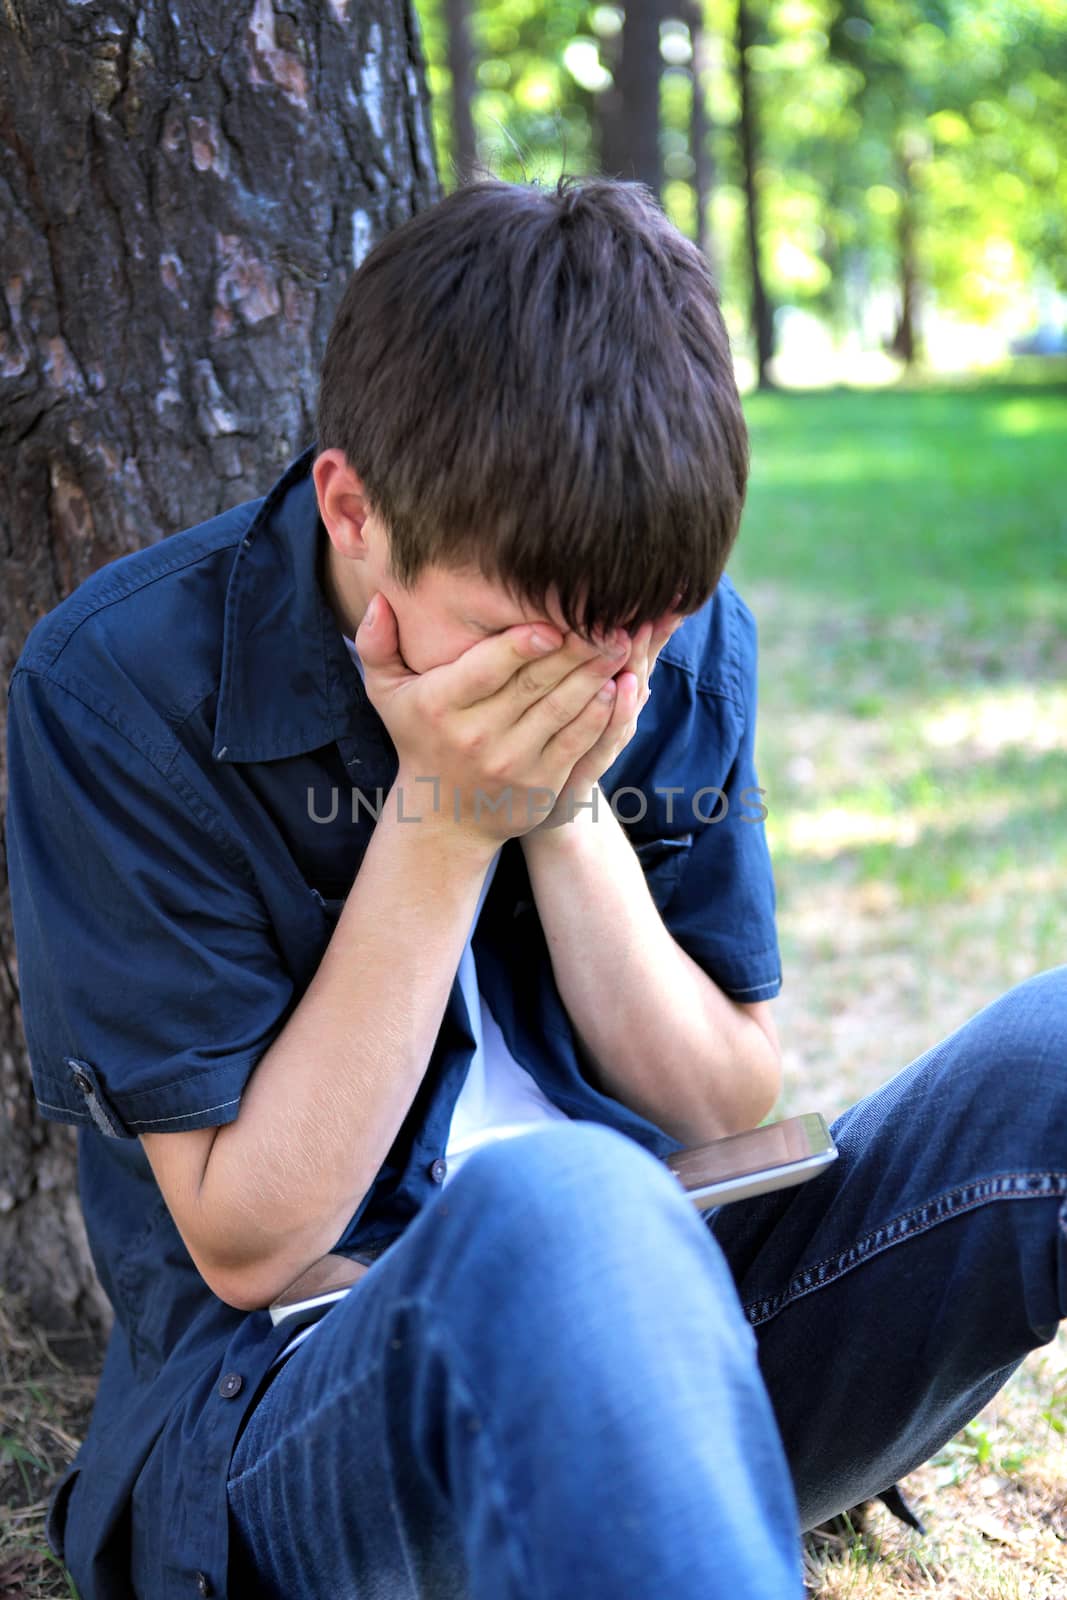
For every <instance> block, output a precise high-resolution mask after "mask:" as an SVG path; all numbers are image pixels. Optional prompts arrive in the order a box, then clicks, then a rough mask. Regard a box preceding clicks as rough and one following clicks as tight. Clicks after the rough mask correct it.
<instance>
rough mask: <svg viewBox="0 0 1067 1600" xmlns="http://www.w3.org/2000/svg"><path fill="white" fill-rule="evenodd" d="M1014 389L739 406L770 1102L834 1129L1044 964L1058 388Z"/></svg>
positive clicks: (1064, 951) (1048, 949)
mask: <svg viewBox="0 0 1067 1600" xmlns="http://www.w3.org/2000/svg"><path fill="white" fill-rule="evenodd" d="M1020 370H1021V372H1022V376H1021V377H1020V376H1019V375H1018V374H1016V375H1011V374H1009V375H1008V376H1007V377H1005V378H1002V379H1001V380H999V381H997V382H989V383H986V384H981V385H978V384H967V385H962V386H959V387H955V388H951V387H947V386H937V385H930V386H921V387H912V388H898V389H892V390H856V391H845V390H840V389H835V390H821V391H817V392H816V391H812V392H810V393H799V394H798V393H779V394H771V395H760V394H753V395H750V396H749V397H748V399H747V401H746V413H747V415H748V418H749V424H750V429H751V434H752V477H751V486H750V492H749V499H748V505H747V508H746V512H745V518H744V522H743V526H742V530H741V534H740V537H739V540H738V544H737V546H736V549H735V551H734V555H733V557H732V559H731V562H730V567H729V570H730V573H731V576H732V577H733V578H734V581H735V582H736V583H737V585H738V587H739V589H740V590H741V593H742V594H743V595H744V596H745V598H746V599H747V600H748V602H749V604H750V605H751V607H752V609H753V611H754V612H755V615H756V619H757V622H758V624H759V630H760V661H761V665H760V682H759V694H760V705H759V724H758V735H757V759H758V764H759V770H760V779H761V782H762V783H763V785H764V786H765V788H766V790H767V793H766V795H765V797H764V798H765V803H766V805H767V807H768V818H767V832H768V839H769V841H770V845H771V851H772V856H773V859H774V864H775V875H776V881H777V886H778V895H779V931H780V936H781V942H782V952H783V972H784V981H783V991H782V996H781V999H780V1002H779V1009H780V1012H781V1013H782V1018H783V1024H784V1025H785V1026H786V1027H787V1028H789V1027H791V1028H792V1035H791V1041H792V1050H793V1053H792V1056H791V1057H790V1064H791V1066H792V1068H793V1074H792V1081H787V1085H786V1090H785V1100H786V1102H787V1103H788V1104H790V1105H792V1104H793V1100H792V1098H791V1097H792V1096H793V1094H794V1089H796V1092H797V1093H799V1094H800V1095H801V1096H802V1097H803V1098H804V1099H805V1100H806V1101H810V1102H811V1103H812V1104H821V1105H824V1106H825V1107H826V1108H827V1109H829V1110H831V1111H836V1110H840V1109H843V1108H844V1106H845V1105H847V1104H849V1103H851V1101H852V1100H854V1099H855V1098H857V1097H858V1096H859V1095H860V1094H862V1093H865V1092H866V1091H867V1090H868V1089H870V1088H872V1087H874V1085H875V1084H876V1083H878V1082H881V1081H882V1080H883V1079H884V1078H885V1077H886V1076H888V1074H889V1073H890V1072H892V1071H894V1070H896V1068H898V1067H899V1066H902V1065H904V1064H905V1063H906V1062H907V1061H908V1060H910V1059H912V1057H913V1056H915V1055H917V1054H919V1053H920V1052H921V1051H922V1050H923V1049H925V1048H927V1047H928V1046H929V1045H930V1044H931V1043H933V1042H934V1041H935V1039H936V1038H938V1037H940V1036H942V1035H943V1034H944V1033H947V1032H949V1031H950V1030H951V1028H953V1027H955V1026H957V1025H958V1024H959V1023H960V1022H962V1021H963V1020H965V1018H966V1017H967V1016H968V1015H970V1014H971V1012H973V1011H974V1010H977V1009H978V1008H979V1007H980V1006H981V1005H982V1004H984V1003H985V1002H986V1001H987V1000H990V999H993V998H995V996H996V995H997V994H999V993H1001V992H1002V991H1003V990H1004V989H1006V988H1008V987H1010V986H1011V984H1012V983H1014V982H1017V981H1018V980H1019V979H1021V978H1023V977H1026V976H1028V975H1029V974H1030V973H1031V972H1034V971H1038V970H1041V969H1042V968H1044V967H1048V966H1053V965H1057V964H1058V963H1060V962H1062V961H1067V939H1065V937H1064V921H1065V919H1064V918H1063V916H1062V915H1061V909H1060V908H1061V907H1062V906H1063V904H1064V902H1065V900H1067V828H1065V826H1064V822H1065V820H1067V495H1065V493H1064V487H1065V481H1067V474H1065V472H1064V466H1063V458H1064V454H1065V452H1064V447H1063V442H1062V441H1063V440H1064V439H1065V438H1067V370H1065V369H1064V368H1062V367H1060V368H1051V369H1039V368H1030V369H1025V368H1023V369H1020ZM1042 371H1050V372H1051V374H1052V375H1051V377H1050V378H1047V379H1046V381H1044V382H1042V381H1039V375H1040V373H1041V372H1042ZM1035 373H1036V374H1038V375H1037V376H1035ZM813 1095H814V1097H815V1098H814V1100H813V1098H812V1097H813Z"/></svg>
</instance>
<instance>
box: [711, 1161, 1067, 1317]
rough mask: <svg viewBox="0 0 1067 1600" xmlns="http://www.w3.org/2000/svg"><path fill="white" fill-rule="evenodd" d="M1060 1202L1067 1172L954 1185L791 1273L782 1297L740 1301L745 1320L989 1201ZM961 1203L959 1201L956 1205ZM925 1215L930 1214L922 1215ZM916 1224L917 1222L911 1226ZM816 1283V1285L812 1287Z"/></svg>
mask: <svg viewBox="0 0 1067 1600" xmlns="http://www.w3.org/2000/svg"><path fill="white" fill-rule="evenodd" d="M1018 1183H1025V1184H1027V1185H1030V1186H1031V1187H1027V1188H1026V1189H1017V1188H1015V1187H1013V1186H1014V1185H1016V1184H1018ZM1036 1184H1040V1185H1041V1187H1040V1188H1036V1187H1032V1185H1036ZM1064 1196H1067V1172H1000V1173H994V1174H992V1175H991V1176H989V1177H986V1178H975V1179H972V1180H971V1182H970V1183H963V1184H958V1185H957V1186H956V1187H955V1188H954V1189H947V1190H945V1192H944V1193H943V1194H939V1195H935V1196H934V1198H933V1199H932V1200H927V1201H925V1202H924V1203H923V1204H922V1205H918V1206H913V1207H912V1208H911V1209H910V1210H908V1211H903V1212H901V1213H900V1215H899V1216H896V1217H893V1218H891V1219H890V1221H889V1222H884V1223H881V1224H880V1225H879V1226H878V1227H877V1228H872V1229H870V1230H869V1231H868V1232H867V1233H865V1234H863V1235H861V1237H860V1238H859V1239H857V1240H856V1242H855V1243H854V1244H852V1245H851V1246H850V1247H849V1248H848V1249H846V1250H840V1251H838V1252H837V1253H836V1254H835V1255H829V1256H824V1257H823V1259H822V1260H821V1261H817V1262H815V1263H814V1264H813V1265H812V1266H810V1267H805V1268H803V1269H802V1270H801V1271H800V1272H797V1273H794V1275H793V1276H792V1278H790V1280H789V1282H788V1284H787V1286H786V1288H785V1289H784V1290H782V1291H781V1293H779V1294H776V1295H761V1296H758V1297H757V1298H756V1299H754V1300H747V1301H744V1302H743V1303H742V1304H743V1309H744V1312H745V1315H746V1317H747V1318H748V1320H749V1322H750V1323H751V1324H752V1325H753V1326H758V1325H759V1324H760V1323H763V1322H769V1321H770V1319H771V1318H772V1317H775V1316H777V1315H778V1313H779V1312H780V1311H784V1310H785V1308H786V1306H788V1305H791V1304H792V1303H793V1302H794V1301H796V1300H801V1299H803V1298H804V1296H805V1295H809V1294H814V1293H815V1291H816V1290H818V1289H824V1288H826V1287H827V1285H828V1284H831V1283H836V1282H837V1280H838V1279H839V1278H842V1277H844V1276H845V1274H846V1273H849V1272H852V1271H854V1270H855V1268H856V1267H859V1266H862V1265H863V1264H864V1262H866V1261H870V1260H871V1259H872V1258H873V1257H874V1256H878V1255H882V1254H883V1253H884V1252H885V1251H886V1250H891V1249H892V1247H893V1246H894V1245H895V1244H900V1243H901V1242H902V1241H904V1240H906V1239H914V1238H917V1237H919V1235H921V1234H923V1233H927V1232H929V1230H930V1229H931V1228H935V1227H936V1226H937V1225H938V1223H940V1222H947V1221H949V1220H951V1218H952V1217H956V1216H962V1215H964V1213H966V1212H968V1211H974V1210H977V1208H978V1207H979V1206H983V1205H988V1204H989V1203H990V1202H991V1201H994V1200H1053V1199H1062V1198H1063V1197H1064ZM960 1197H964V1198H962V1200H961V1199H960ZM928 1213H934V1214H933V1215H927V1214H928ZM915 1218H919V1219H921V1220H920V1221H919V1222H918V1223H917V1224H916V1223H915V1222H914V1219H915ZM831 1269H832V1270H831ZM816 1279H817V1281H814V1280H816Z"/></svg>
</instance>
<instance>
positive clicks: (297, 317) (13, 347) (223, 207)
mask: <svg viewBox="0 0 1067 1600" xmlns="http://www.w3.org/2000/svg"><path fill="white" fill-rule="evenodd" d="M4 18H5V20H4V21H3V22H2V23H0V269H2V271H0V541H2V542H0V552H2V558H3V561H4V566H5V571H4V584H3V594H4V612H3V615H2V616H0V658H2V665H3V671H4V681H5V683H6V682H7V680H8V679H9V677H10V674H11V670H12V667H13V666H14V663H15V659H16V657H17V655H18V653H19V651H20V649H21V647H22V644H23V641H24V639H25V636H26V634H27V632H28V631H29V628H30V626H31V625H32V623H33V622H34V621H36V619H37V618H38V617H40V616H42V615H43V614H44V613H45V612H46V611H49V610H51V609H52V607H53V606H55V605H56V604H58V602H59V601H60V600H62V599H63V598H64V597H65V596H66V595H67V594H69V593H70V591H71V590H72V589H73V588H75V587H76V586H77V584H78V583H80V582H81V580H82V579H83V578H85V577H87V576H88V575H89V573H90V572H92V571H94V570H95V569H96V568H98V567H100V566H102V565H103V564H104V563H105V562H108V561H111V560H113V559H114V558H115V557H117V556H120V555H122V554H124V553H125V552H127V551H131V550H134V549H136V548H138V547H139V546H141V545H144V544H148V543H151V542H153V541H156V540H158V539H161V538H163V537H164V536H165V535H166V534H168V533H171V532H174V531H176V530H177V529H179V528H182V527H185V526H187V525H189V524H190V523H193V522H196V521H198V520H200V519H201V518H204V517H209V516H211V515H213V514H214V513H215V512H218V511H220V510H222V509H223V508H224V507H226V506H229V505H233V504H235V503H237V502H238V501H240V500H242V499H246V498H249V497H251V496H253V495H256V494H260V493H262V492H263V491H264V490H265V489H266V488H267V487H268V486H269V484H270V482H271V481H272V480H273V478H274V477H275V476H276V474H277V473H278V471H279V469H280V468H281V466H282V465H283V463H284V462H285V461H286V460H287V459H288V458H290V457H291V456H293V455H295V454H296V453H297V451H298V450H299V449H300V448H302V447H303V446H304V445H305V444H308V443H310V442H311V440H312V438H313V436H314V425H313V416H314V404H315V395H316V389H317V369H318V363H319V359H320V356H321V351H322V348H323V344H324V340H325V335H326V332H327V329H328V327H329V324H330V320H331V317H332V315H333V311H334V308H335V307H336V305H337V302H338V300H339V297H340V295H341V292H342V290H343V288H344V285H345V282H346V280H347V278H348V275H349V273H350V272H351V270H352V268H353V266H355V265H356V264H358V262H359V261H360V260H361V259H362V257H363V256H364V255H365V254H366V252H367V250H368V248H369V247H370V246H371V245H372V244H373V243H374V242H375V241H376V240H377V239H378V238H380V237H381V236H382V235H383V234H384V233H386V232H387V231H388V230H389V229H390V228H392V227H395V226H396V225H397V224H398V223H400V222H402V221H403V220H404V219H405V218H407V217H409V216H411V215H412V214H413V213H414V212H416V211H417V210H419V209H421V208H422V207H424V206H425V205H427V204H428V203H430V202H431V201H433V200H435V199H437V198H438V195H439V188H438V181H437V176H436V170H435V154H434V149H433V138H432V132H431V125H430V119H429V105H428V97H427V93H426V88H425V81H424V67H423V60H422V53H421V47H420V42H419V33H418V26H417V22H416V17H415V12H414V8H413V3H412V0H362V3H361V4H359V5H358V6H357V5H352V4H351V3H350V0H326V3H319V0H286V5H285V9H284V11H282V10H280V9H279V10H278V11H277V12H276V11H275V10H274V9H273V7H272V4H271V0H235V3H233V4H223V3H222V0H183V4H182V6H181V7H180V9H179V8H176V7H174V6H173V5H171V4H169V3H167V0H117V3H116V4H115V5H112V6H110V7H107V8H106V9H105V8H103V7H97V6H93V7H87V6H71V5H67V4H64V3H62V0H35V3H34V4H32V5H24V4H21V3H20V0H12V3H11V4H9V5H8V6H7V7H6V9H5V12H4ZM5 746H6V741H5ZM6 795H7V786H6V775H5V774H4V772H3V771H2V770H0V805H2V806H4V807H5V808H6ZM0 897H2V898H0V954H2V956H3V961H2V964H0V1029H2V1037H0V1102H2V1106H3V1115H2V1117H0V1280H2V1281H3V1283H4V1284H5V1286H7V1287H8V1288H9V1289H11V1290H13V1291H17V1292H19V1293H25V1294H27V1295H28V1296H29V1299H28V1302H27V1303H28V1306H29V1310H30V1314H31V1315H32V1316H33V1317H34V1319H35V1320H36V1321H38V1322H40V1323H42V1324H44V1325H45V1326H49V1327H53V1328H68V1327H72V1326H75V1325H81V1326H83V1327H84V1326H86V1325H91V1326H92V1327H94V1328H96V1329H97V1330H99V1331H100V1332H101V1333H102V1332H105V1331H106V1328H107V1325H108V1322H109V1320H110V1311H109V1308H108V1306H107V1302H106V1300H105V1298H104V1296H103V1293H102V1291H101V1290H100V1288H99V1286H98V1285H97V1284H96V1282H95V1275H94V1273H93V1268H92V1264H91V1261H90V1258H89V1254H88V1250H87V1247H86V1242H85V1236H84V1230H83V1227H82V1223H81V1214H80V1210H79V1206H78V1201H77V1197H76V1194H75V1191H74V1183H75V1155H76V1142H75V1140H76V1136H75V1130H74V1129H73V1128H69V1127H65V1126H61V1125H59V1124H56V1123H52V1122H45V1121H44V1120H43V1119H42V1118H41V1116H40V1115H39V1113H38V1112H37V1111H36V1109H35V1105H34V1101H33V1095H32V1089H31V1082H30V1075H29V1067H28V1063H27V1059H26V1054H25V1044H24V1041H23V1037H22V1030H21V1022H20V1016H19V1006H18V971H17V965H16V955H15V951H14V948H13V939H12V929H11V912H10V902H9V900H8V896H7V880H6V872H5V874H4V877H3V880H2V883H0ZM70 955H71V957H72V958H74V957H75V952H73V951H72V952H70Z"/></svg>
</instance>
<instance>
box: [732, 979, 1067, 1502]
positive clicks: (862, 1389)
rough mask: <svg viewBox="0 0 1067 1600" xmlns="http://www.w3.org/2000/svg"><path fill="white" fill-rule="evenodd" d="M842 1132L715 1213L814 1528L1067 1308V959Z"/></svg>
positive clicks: (1048, 1335)
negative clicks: (780, 1177)
mask: <svg viewBox="0 0 1067 1600" xmlns="http://www.w3.org/2000/svg"><path fill="white" fill-rule="evenodd" d="M833 1133H834V1137H835V1139H836V1141H837V1144H838V1147H839V1149H840V1156H839V1159H838V1160H837V1161H836V1162H835V1163H834V1165H833V1166H832V1167H830V1168H828V1169H827V1170H826V1172H824V1173H822V1174H820V1175H819V1176H818V1177H817V1178H814V1179H812V1180H811V1181H810V1182H809V1183H807V1184H804V1185H801V1186H800V1187H798V1188H796V1189H791V1190H782V1191H779V1192H778V1193H777V1194H772V1195H767V1196H761V1197H760V1198H759V1199H756V1200H752V1201H746V1202H743V1203H742V1204H739V1205H731V1206H724V1207H722V1208H720V1209H719V1210H717V1211H715V1212H714V1213H710V1214H709V1215H708V1217H707V1225H708V1227H709V1229H710V1230H711V1231H712V1233H713V1235H714V1237H715V1238H716V1239H717V1241H718V1243H719V1244H720V1245H721V1247H722V1249H723V1251H724V1253H725V1256H726V1259H727V1261H728V1263H729V1265H730V1268H731V1271H732V1272H733V1274H734V1277H735V1280H736V1283H737V1286H738V1291H739V1293H740V1296H741V1300H742V1302H743V1305H744V1308H745V1312H746V1315H747V1316H748V1318H749V1321H750V1322H751V1323H752V1325H753V1326H754V1327H755V1329H756V1331H757V1336H758V1339H759V1361H760V1369H761V1371H762V1373H763V1376H764V1379H765V1381H766V1384H767V1389H768V1392H769V1394H770V1396H771V1401H772V1404H773V1406H774V1410H775V1416H776V1418H777V1420H778V1425H779V1429H780V1431H781V1437H782V1440H783V1443H784V1445H785V1450H786V1455H787V1457H788V1460H789V1464H790V1469H791V1472H792V1475H793V1481H794V1486H795V1489H796V1494H797V1500H798V1503H799V1508H800V1526H801V1527H802V1528H804V1529H807V1528H812V1527H815V1526H816V1525H817V1524H818V1523H820V1522H823V1521H825V1520H826V1519H827V1518H828V1517H831V1516H834V1515H836V1514H837V1513H838V1512H841V1511H843V1510H846V1509H847V1508H848V1507H850V1506H854V1505H856V1504H858V1503H859V1502H860V1501H861V1500H865V1499H868V1498H870V1497H872V1496H874V1495H876V1494H879V1493H881V1492H882V1490H884V1489H886V1488H887V1487H888V1486H889V1485H890V1484H892V1483H895V1482H896V1481H897V1480H898V1479H900V1478H902V1477H904V1476H905V1475H906V1474H907V1473H909V1472H911V1471H913V1470H914V1468H915V1467H917V1466H919V1465H920V1464H921V1463H922V1462H924V1461H927V1460H929V1458H930V1457H931V1456H932V1455H933V1454H935V1453H936V1451H937V1450H938V1449H940V1448H941V1446H942V1445H943V1444H944V1443H945V1442H946V1441H947V1440H948V1439H951V1438H952V1436H953V1435H954V1434H955V1433H956V1432H958V1431H959V1429H960V1428H962V1427H964V1426H965V1425H966V1424H967V1423H968V1422H969V1421H970V1420H971V1419H972V1418H973V1417H974V1416H975V1415H976V1414H977V1412H979V1411H980V1410H981V1409H982V1407H983V1406H984V1405H985V1404H987V1402H988V1401H989V1400H990V1399H992V1397H993V1395H994V1394H996V1392H997V1391H998V1389H1000V1388H1001V1387H1002V1385H1003V1384H1004V1383H1005V1382H1006V1381H1007V1379H1008V1378H1009V1377H1010V1376H1011V1374H1012V1372H1013V1371H1014V1370H1015V1369H1016V1367H1018V1366H1019V1364H1020V1363H1021V1362H1022V1360H1023V1359H1024V1358H1025V1356H1026V1355H1027V1354H1028V1352H1029V1351H1031V1350H1034V1349H1036V1348H1037V1347H1038V1346H1039V1345H1042V1344H1046V1343H1048V1341H1049V1340H1051V1339H1052V1338H1054V1337H1055V1333H1056V1327H1057V1324H1058V1323H1059V1322H1060V1320H1061V1319H1062V1318H1063V1317H1065V1316H1067V966H1061V967H1055V968H1052V969H1051V970H1049V971H1047V972H1042V973H1039V974H1037V975H1036V976H1034V977H1033V978H1029V979H1027V980H1026V981H1025V982H1024V983H1021V984H1018V985H1016V986H1015V987H1014V988H1013V989H1010V990H1008V991H1007V992H1006V993H1005V994H1003V995H1001V996H1000V997H999V998H998V999H997V1000H995V1001H993V1002H992V1003H991V1004H989V1005H988V1006H986V1007H985V1008H984V1009H983V1010H981V1011H979V1012H978V1013H977V1014H976V1015H975V1016H973V1017H971V1018H970V1019H969V1020H968V1021H967V1022H966V1023H964V1024H963V1025H962V1027H960V1028H958V1029H957V1030H956V1031H955V1032H954V1033H952V1034H950V1035H949V1036H948V1037H947V1038H945V1039H943V1040H941V1041H940V1042H939V1043H938V1044H936V1045H934V1046H933V1048H932V1049H930V1050H928V1051H927V1052H926V1053H925V1054H924V1055H922V1056H920V1057H918V1058H917V1060H915V1061H913V1062H912V1063H911V1064H910V1066H908V1067H905V1068H904V1069H903V1070H902V1071H901V1072H899V1073H897V1074H896V1076H895V1077H893V1078H891V1079H890V1080H889V1081H888V1082H887V1083H886V1084H884V1085H883V1086H882V1087H881V1088H880V1089H878V1090H876V1091H875V1092H874V1093H873V1094H870V1095H868V1096H867V1097H866V1098H865V1099H863V1100H861V1101H859V1102H858V1103H857V1104H856V1105H855V1106H853V1107H852V1108H851V1109H850V1110H848V1111H846V1112H845V1113H844V1115H843V1116H841V1117H839V1118H838V1119H837V1121H836V1122H835V1123H834V1124H833Z"/></svg>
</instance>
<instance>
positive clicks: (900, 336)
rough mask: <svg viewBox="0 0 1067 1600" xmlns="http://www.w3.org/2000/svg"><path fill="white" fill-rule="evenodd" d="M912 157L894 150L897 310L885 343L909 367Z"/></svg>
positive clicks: (914, 314)
mask: <svg viewBox="0 0 1067 1600" xmlns="http://www.w3.org/2000/svg"><path fill="white" fill-rule="evenodd" d="M914 169H915V161H914V159H913V158H912V157H911V156H910V155H909V154H908V152H907V150H905V149H903V148H901V149H898V151H897V182H898V189H899V193H900V210H899V211H898V213H897V270H898V272H899V274H900V310H899V313H898V316H897V325H896V329H895V331H894V333H893V337H892V339H891V341H890V344H889V350H890V353H891V354H892V355H895V356H899V357H900V359H901V360H902V361H903V363H904V365H905V367H913V366H914V365H915V362H916V359H917V357H918V351H919V336H918V326H917V324H918V304H917V302H918V291H919V260H918V252H917V249H916V243H915V234H916V226H915V170H914Z"/></svg>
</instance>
